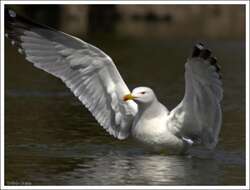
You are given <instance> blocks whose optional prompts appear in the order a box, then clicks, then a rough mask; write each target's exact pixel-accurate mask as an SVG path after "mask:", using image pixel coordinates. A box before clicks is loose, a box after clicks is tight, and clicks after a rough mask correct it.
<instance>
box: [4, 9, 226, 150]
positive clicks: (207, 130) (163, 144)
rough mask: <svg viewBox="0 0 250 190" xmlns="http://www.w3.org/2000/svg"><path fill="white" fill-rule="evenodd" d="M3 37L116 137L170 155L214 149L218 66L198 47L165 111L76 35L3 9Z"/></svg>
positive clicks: (218, 111)
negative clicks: (178, 95) (176, 98)
mask: <svg viewBox="0 0 250 190" xmlns="http://www.w3.org/2000/svg"><path fill="white" fill-rule="evenodd" d="M5 36H6V37H8V38H9V39H10V41H11V44H12V45H14V46H16V47H17V49H18V52H19V53H21V54H23V55H24V56H25V58H26V60H28V61H29V62H31V63H33V65H34V66H35V67H37V68H39V69H42V70H44V71H46V72H48V73H50V74H52V75H54V76H55V77H57V78H59V79H61V80H62V81H63V82H64V83H65V85H66V86H67V87H68V88H69V89H70V90H71V91H72V93H73V94H74V95H75V96H76V97H77V98H78V99H79V100H80V101H81V103H82V104H83V105H84V106H85V107H86V108H87V109H88V110H89V111H90V113H91V114H92V115H93V117H94V118H95V119H96V120H97V122H98V123H99V124H100V125H101V126H102V127H103V128H104V129H105V130H106V131H107V132H108V133H109V134H110V135H112V136H114V137H115V138H117V139H120V140H123V139H127V138H128V137H129V136H130V137H132V138H133V139H135V140H136V142H138V145H139V144H142V145H143V146H145V147H147V148H148V149H150V150H153V151H157V152H161V151H167V152H171V153H173V154H181V153H183V152H186V151H187V150H188V149H189V148H190V147H192V146H193V145H196V144H198V145H203V147H204V148H207V149H210V150H212V149H214V148H215V146H216V144H217V142H218V136H219V133H220V129H221V123H222V114H221V106H220V104H221V101H222V99H223V88H222V81H221V75H220V66H219V65H218V64H217V59H216V58H215V57H212V56H211V51H210V50H209V49H207V48H205V46H204V45H203V44H202V43H198V44H196V45H195V46H194V47H193V51H192V54H191V55H190V56H189V57H188V58H187V61H186V63H185V94H184V97H183V99H182V101H181V102H180V103H179V104H178V105H177V106H176V107H175V108H174V109H172V110H171V111H169V110H168V109H167V108H166V107H165V106H164V105H163V104H162V103H161V102H159V100H158V99H157V96H156V94H155V93H154V91H153V90H152V89H151V88H149V87H137V88H135V89H133V90H132V92H131V91H130V90H129V88H128V86H127V85H126V83H125V82H124V80H123V79H122V77H121V75H120V73H119V71H118V70H117V68H116V66H115V64H114V62H113V60H112V59H111V58H110V57H109V56H108V55H107V54H105V53H104V52H103V51H102V50H100V49H98V48H97V47H95V46H93V45H91V44H89V43H87V42H85V41H82V40H80V39H78V38H76V37H74V36H71V35H69V34H66V33H63V32H61V31H57V30H55V29H52V28H50V27H48V26H45V25H41V24H38V23H35V22H33V21H31V20H29V19H27V18H25V17H22V16H20V15H17V13H16V12H14V11H13V10H10V9H8V8H6V9H5Z"/></svg>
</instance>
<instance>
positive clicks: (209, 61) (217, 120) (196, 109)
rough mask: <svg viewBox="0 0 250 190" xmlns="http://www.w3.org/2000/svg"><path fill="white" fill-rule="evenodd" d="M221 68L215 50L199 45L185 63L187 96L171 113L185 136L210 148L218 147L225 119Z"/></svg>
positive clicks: (174, 121) (177, 126) (173, 120)
mask: <svg viewBox="0 0 250 190" xmlns="http://www.w3.org/2000/svg"><path fill="white" fill-rule="evenodd" d="M219 71H220V68H219V66H218V65H217V64H216V59H215V58H213V57H211V52H210V51H209V50H208V49H205V48H204V47H203V45H202V44H198V45H196V46H195V48H194V51H193V55H192V57H190V58H189V59H188V60H187V62H186V64H185V85H186V87H185V95H184V98H183V100H182V101H181V103H180V104H179V105H178V106H177V107H176V108H175V109H173V110H172V111H171V113H170V120H171V121H172V122H173V123H175V125H174V126H175V127H176V129H175V130H176V131H178V132H179V133H180V135H181V136H183V137H185V138H189V139H192V140H194V141H195V140H198V139H199V141H200V140H201V141H202V143H203V144H204V145H205V146H206V147H208V148H214V147H215V146H216V144H217V141H218V135H219V132H220V128H221V122H222V115H221V106H220V102H221V100H222V98H223V89H222V82H221V76H220V73H219Z"/></svg>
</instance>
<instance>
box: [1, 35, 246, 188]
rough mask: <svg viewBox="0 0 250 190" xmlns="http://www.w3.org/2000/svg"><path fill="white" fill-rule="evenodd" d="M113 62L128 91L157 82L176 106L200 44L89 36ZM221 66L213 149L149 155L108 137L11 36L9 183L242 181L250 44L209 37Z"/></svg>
mask: <svg viewBox="0 0 250 190" xmlns="http://www.w3.org/2000/svg"><path fill="white" fill-rule="evenodd" d="M90 42H92V43H93V44H95V45H97V46H98V47H100V48H102V49H103V50H104V51H105V52H106V53H107V54H109V55H110V56H111V57H112V58H113V59H114V61H115V63H116V65H117V67H118V69H119V71H120V73H121V75H122V76H123V78H124V80H125V81H126V83H127V84H128V86H129V88H130V89H133V88H134V87H136V86H144V85H145V86H150V87H152V88H153V89H154V90H155V92H156V94H157V96H158V98H159V100H160V101H161V102H162V103H164V104H165V105H166V106H167V107H168V108H169V109H172V108H173V107H174V106H175V105H177V104H178V102H179V101H180V100H181V99H182V96H183V93H184V63H185V60H186V58H187V56H188V54H189V53H190V51H191V47H192V46H193V44H194V43H195V42H194V41H192V42H191V41H190V42H188V41H184V42H183V41H180V40H179V41H173V40H169V39H160V38H155V39H154V38H153V39H133V38H128V39H127V38H126V39H124V38H117V37H113V38H107V39H104V40H101V38H100V39H99V38H96V39H95V40H91V41H90ZM206 44H208V45H209V47H210V48H211V49H212V50H213V52H216V56H217V57H218V59H219V63H220V64H221V66H222V72H223V83H224V100H223V106H222V107H223V126H222V130H221V135H220V141H219V144H218V146H217V148H216V149H215V151H214V153H209V152H207V151H206V150H202V149H196V150H193V151H192V153H191V155H192V156H191V157H186V156H164V155H156V154H147V153H145V152H143V150H142V149H140V148H139V147H137V145H136V144H135V143H133V142H132V141H131V140H130V139H128V140H125V141H119V140H116V139H114V138H113V137H112V136H109V135H108V134H107V133H106V132H105V130H103V129H102V128H101V127H100V126H99V125H98V124H97V122H96V121H95V120H94V119H93V118H92V116H91V114H90V113H89V112H88V111H86V109H85V108H84V107H83V106H82V105H81V103H80V102H79V101H78V100H77V99H76V98H75V97H74V96H73V94H71V93H70V91H69V90H68V89H67V88H66V87H65V86H64V84H63V83H62V82H61V81H60V80H58V79H56V78H54V77H53V76H50V75H49V74H47V73H45V72H43V71H40V70H38V69H36V68H34V67H33V66H32V65H31V64H30V63H28V62H26V61H25V60H24V59H23V57H22V56H21V55H19V54H17V53H16V50H15V49H14V48H12V47H11V46H10V45H9V41H8V40H7V41H6V54H5V55H6V58H5V60H6V61H5V184H6V185H191V184H192V185H244V184H245V58H244V57H245V53H244V52H245V47H244V43H242V42H240V41H208V42H206Z"/></svg>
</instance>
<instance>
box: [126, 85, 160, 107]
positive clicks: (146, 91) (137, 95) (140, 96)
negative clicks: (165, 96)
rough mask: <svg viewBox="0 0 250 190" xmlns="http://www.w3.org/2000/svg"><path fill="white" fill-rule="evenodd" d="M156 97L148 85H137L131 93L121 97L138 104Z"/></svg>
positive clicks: (147, 102)
mask: <svg viewBox="0 0 250 190" xmlns="http://www.w3.org/2000/svg"><path fill="white" fill-rule="evenodd" d="M155 99H156V96H155V93H154V91H153V90H152V89H151V88H148V87H137V88H135V89H134V90H133V91H132V93H131V94H127V95H125V96H124V97H123V100H124V101H128V100H134V101H135V102H136V103H138V104H150V103H152V102H153V101H154V100H155Z"/></svg>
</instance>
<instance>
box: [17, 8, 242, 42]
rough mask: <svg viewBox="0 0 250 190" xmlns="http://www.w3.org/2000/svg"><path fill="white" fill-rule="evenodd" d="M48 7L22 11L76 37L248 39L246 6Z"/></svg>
mask: <svg viewBox="0 0 250 190" xmlns="http://www.w3.org/2000/svg"><path fill="white" fill-rule="evenodd" d="M46 6H47V7H49V6H50V5H43V6H36V8H35V9H34V8H32V9H33V10H35V11H32V9H31V8H29V5H28V6H27V5H26V6H23V8H21V10H24V13H25V12H27V11H28V12H29V14H33V15H35V17H36V16H37V17H39V12H42V11H43V12H44V11H45V12H46V11H47V13H46V14H44V13H43V15H44V18H45V17H46V18H47V16H46V15H52V16H53V18H57V19H58V20H59V23H58V25H59V27H60V29H62V30H63V31H65V32H68V33H71V34H74V35H82V34H94V33H95V32H111V33H112V32H117V33H119V35H129V36H136V37H140V36H142V37H143V36H150V35H159V36H164V37H166V38H174V37H178V38H181V37H190V38H192V37H196V36H201V37H206V38H215V39H218V38H220V39H224V38H232V39H244V37H245V7H244V6H243V5H60V6H55V5H54V8H53V11H52V9H47V8H46ZM19 7H20V6H19ZM32 7H34V6H32ZM39 10H42V11H39ZM40 17H42V16H41V14H40ZM33 18H34V16H33ZM53 18H52V19H51V21H50V22H52V21H53V20H55V19H53Z"/></svg>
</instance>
